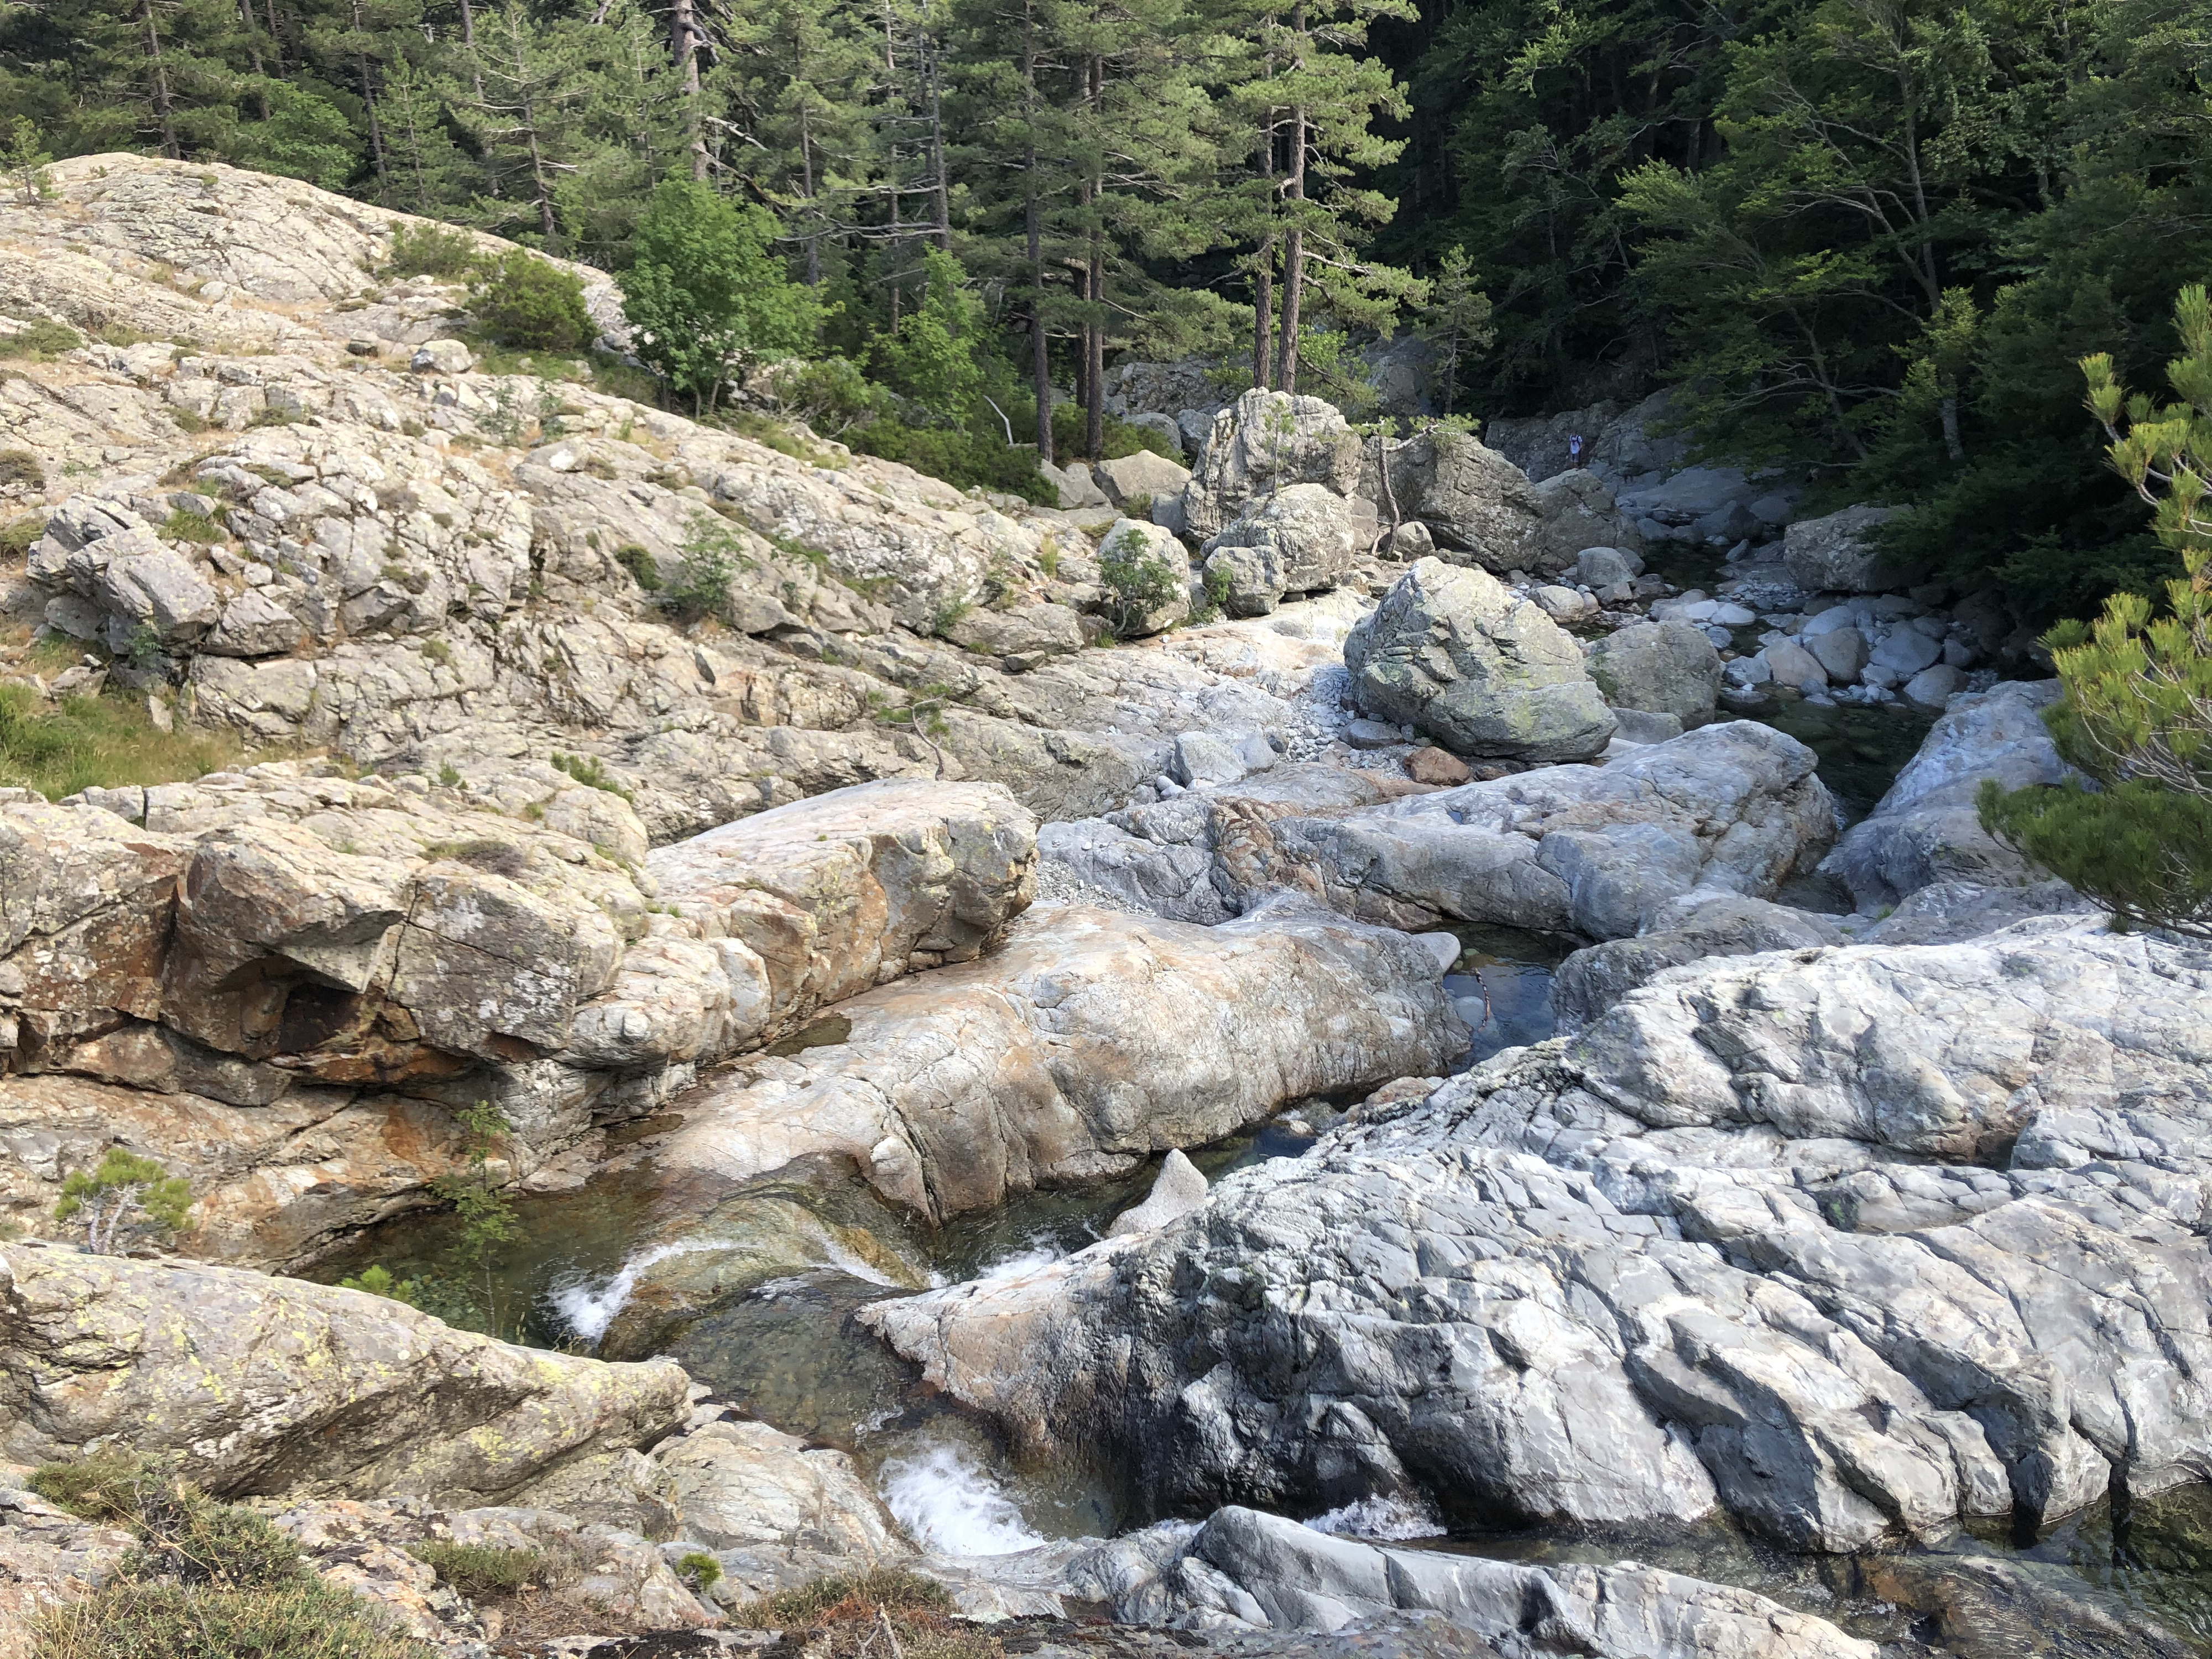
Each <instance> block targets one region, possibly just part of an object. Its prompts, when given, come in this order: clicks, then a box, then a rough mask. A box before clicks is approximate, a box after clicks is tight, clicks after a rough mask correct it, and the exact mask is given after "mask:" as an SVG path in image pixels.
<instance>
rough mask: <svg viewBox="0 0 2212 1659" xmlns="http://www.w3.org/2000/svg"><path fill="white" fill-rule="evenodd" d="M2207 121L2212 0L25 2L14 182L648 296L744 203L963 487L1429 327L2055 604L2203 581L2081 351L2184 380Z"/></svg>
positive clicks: (839, 338)
mask: <svg viewBox="0 0 2212 1659" xmlns="http://www.w3.org/2000/svg"><path fill="white" fill-rule="evenodd" d="M2208 92H2212V6H2209V5H2207V4H2206V3H2203V0H1419V3H1418V4H1417V3H1416V0H0V112H7V113H8V114H10V115H13V114H15V113H18V112H20V113H21V114H22V115H23V116H25V117H26V118H27V119H26V120H25V121H23V122H21V123H18V124H16V125H15V127H14V129H13V131H14V133H15V137H13V139H12V140H10V141H9V142H10V143H11V144H12V145H13V147H14V148H15V149H16V150H17V151H18V152H23V153H25V154H27V153H28V152H29V151H31V150H33V149H36V150H38V151H40V152H42V153H50V154H52V155H58V156H59V155H76V154H84V153H88V152H93V151H99V150H104V149H148V150H151V151H155V152H158V153H162V154H167V155H174V156H178V157H181V158H186V159H202V158H207V159H219V160H222V161H231V162H234V163H236V164H239V165H241V166H246V167H258V168H263V169H266V170H269V171H272V172H277V173H289V174H293V175H296V176H298V177H301V178H305V179H312V180H313V181H314V182H316V183H318V184H319V185H325V186H327V187H329V188H331V189H334V190H342V191H348V192H350V193H352V194H354V195H356V196H358V197H364V198H367V199H369V200H374V201H376V202H379V203H382V204H388V205H390V206H391V207H393V208H395V209H400V210H406V211H409V212H414V213H420V214H424V215H428V216H434V217H438V218H444V219H448V220H453V221H456V222H463V223H466V224H471V225H474V226H477V227H480V228H484V229H488V230H492V231H495V232H497V233H499V234H502V235H506V236H509V237H512V238H514V239H516V240H520V241H523V242H525V243H527V244H529V245H532V246H537V247H541V248H543V249H544V250H545V251H547V252H554V253H559V254H562V255H565V256H567V257H568V258H574V259H577V260H581V261H586V262H589V263H591V264H599V265H604V266H606V267H609V268H611V269H613V270H617V272H619V271H622V270H624V269H625V268H626V267H628V266H629V265H630V264H633V263H635V261H636V260H637V259H638V258H639V257H640V256H639V253H638V247H639V245H640V243H639V239H640V236H641V234H642V233H641V223H642V224H643V225H644V226H645V229H646V231H647V232H652V230H653V228H652V224H651V222H650V215H649V213H648V205H647V204H649V203H656V202H657V203H659V204H662V209H663V212H662V213H661V218H662V220H663V222H662V223H661V224H660V226H659V230H658V231H657V232H653V234H659V235H661V236H663V237H664V238H665V237H667V236H671V235H674V236H677V237H678V238H679V239H680V238H681V237H683V236H684V235H687V234H693V233H694V232H696V230H697V226H696V225H691V226H690V227H689V228H687V227H686V225H685V224H684V223H681V222H678V221H677V220H671V219H670V218H669V217H668V214H669V213H670V212H672V211H673V210H674V209H673V208H672V207H671V205H670V204H671V198H670V197H667V196H666V195H665V193H663V194H656V189H657V187H658V186H659V185H661V184H662V182H663V181H665V180H668V179H675V180H678V181H680V182H684V183H685V184H686V185H687V186H688V187H693V188H695V189H696V196H695V197H693V208H694V212H693V215H692V216H693V218H694V219H696V217H697V209H698V206H699V204H698V200H697V199H696V198H697V197H703V196H705V195H708V194H711V195H712V197H714V198H716V200H717V201H718V202H719V203H722V204H727V209H726V213H725V215H724V220H725V223H724V229H725V230H726V231H728V230H731V229H732V228H733V229H734V232H735V233H736V234H738V236H739V240H741V241H743V242H744V245H745V246H746V247H748V248H750V250H751V254H750V256H749V257H750V258H751V259H752V262H753V264H755V265H758V266H760V268H761V269H762V270H764V271H766V272H767V275H768V277H769V279H770V280H773V281H775V282H778V283H789V284H791V285H792V286H793V289H796V290H800V292H799V295H798V298H797V299H796V300H795V301H793V302H791V303H779V304H778V305H777V306H775V307H769V310H770V311H771V312H772V313H773V314H774V318H775V326H776V327H777V328H778V329H781V331H782V333H781V336H780V337H782V338H785V339H786V340H787V343H795V344H796V349H797V350H798V352H799V355H800V356H803V357H805V358H806V359H808V360H810V361H811V362H812V363H813V365H814V368H812V369H810V370H809V371H807V373H808V375H809V377H810V378H809V385H810V386H811V393H810V395H811V404H810V408H811V409H812V410H814V411H815V412H816V414H817V416H819V417H820V418H822V419H823V420H824V421H826V422H827V423H828V424H829V425H831V426H832V427H838V426H841V425H842V426H844V427H847V428H856V429H858V428H866V427H868V426H869V425H870V424H871V423H874V424H877V425H879V426H880V428H881V430H880V431H879V432H878V442H877V446H876V447H879V448H881V447H884V443H886V442H888V441H890V438H889V437H888V436H887V435H894V434H896V435H902V436H898V437H897V439H896V442H891V444H890V447H891V448H892V449H893V450H898V449H900V447H901V446H904V449H903V452H902V453H905V454H906V455H907V456H908V458H910V459H915V460H916V462H917V464H925V465H927V464H934V465H939V467H941V468H943V469H944V470H947V471H953V472H956V473H957V472H960V471H963V470H965V471H969V472H976V471H983V472H987V471H989V469H988V467H987V466H985V465H982V464H981V463H980V462H977V461H975V455H980V454H981V453H982V451H983V450H984V449H986V448H988V447H990V446H991V445H992V444H993V442H994V436H995V440H996V442H997V445H998V447H1000V449H1003V448H1004V447H1006V443H1007V441H1010V440H1012V439H1014V438H1016V437H1019V438H1020V439H1021V440H1023V441H1025V442H1026V441H1035V442H1036V443H1037V444H1038V445H1039V447H1041V448H1042V449H1043V450H1044V451H1045V452H1046V453H1048V454H1049V453H1051V452H1052V450H1053V449H1054V446H1055V444H1056V445H1057V447H1058V448H1059V449H1060V451H1061V452H1062V453H1069V452H1076V453H1099V452H1100V451H1101V449H1102V447H1103V446H1106V445H1108V444H1109V443H1110V442H1112V441H1114V439H1113V436H1112V435H1109V433H1108V432H1107V430H1106V426H1107V423H1106V422H1104V420H1103V416H1102V413H1101V411H1100V409H1099V404H1100V403H1101V397H1100V392H1099V386H1100V383H1101V376H1102V371H1103V368H1105V367H1106V366H1108V365H1109V364H1110V363H1112V362H1115V360H1117V359H1122V358H1131V357H1136V358H1164V359H1173V358H1179V357H1182V356H1188V355H1191V354H1202V355H1204V356H1208V357H1211V358H1213V359H1215V360H1216V361H1218V362H1220V363H1221V364H1222V365H1223V367H1222V368H1221V370H1220V374H1221V376H1222V378H1223V380H1224V385H1225V386H1229V385H1230V384H1231V383H1232V382H1233V383H1235V384H1249V383H1252V382H1254V381H1265V382H1267V383H1269V384H1273V385H1276V386H1291V387H1295V389H1297V390H1299V391H1304V392H1317V393H1320V394H1322V395H1324V396H1328V397H1331V398H1336V399H1338V400H1339V401H1340V402H1343V403H1345V404H1346V405H1347V406H1348V407H1349V408H1350V409H1351V410H1352V412H1353V413H1354V414H1359V413H1361V412H1364V411H1362V410H1361V409H1360V407H1359V405H1360V404H1361V401H1362V397H1363V389H1362V386H1361V384H1360V382H1359V379H1358V372H1357V371H1358V363H1357V360H1356V352H1357V349H1358V347H1359V346H1360V345H1361V344H1362V343H1365V342H1368V341H1370V340H1372V339H1374V338H1375V337H1376V336H1377V335H1378V334H1380V333H1384V332H1387V331H1390V330H1391V329H1393V328H1412V329H1418V330H1423V331H1427V332H1428V333H1430V334H1431V336H1432V337H1435V338H1437V340H1439V341H1441V342H1443V343H1447V344H1448V345H1449V348H1450V349H1448V350H1447V351H1445V352H1443V353H1440V354H1439V361H1440V362H1443V363H1444V364H1446V365H1448V370H1447V376H1446V377H1445V379H1446V380H1448V383H1440V384H1439V385H1438V386H1437V387H1436V388H1435V389H1434V390H1435V395H1436V397H1437V398H1438V400H1440V401H1443V402H1445V403H1447V404H1449V406H1450V407H1452V408H1453V409H1455V410H1457V411H1458V412H1460V413H1462V414H1465V415H1468V416H1474V417H1477V418H1486V417H1488V416H1493V415H1497V414H1501V413H1506V412H1516V413H1517V412H1525V411H1528V410H1539V409H1546V408H1559V407H1569V406H1576V405H1578V404H1583V403H1586V402H1588V401H1590V400H1591V399H1593V398H1599V397H1616V398H1633V397H1636V396H1639V395H1641V394H1642V393H1643V392H1645V391H1647V390H1649V389H1650V388H1651V387H1652V386H1657V385H1661V384H1671V385H1673V386H1674V387H1675V388H1676V403H1675V405H1674V406H1675V408H1676V409H1677V410H1679V411H1680V414H1681V416H1682V417H1683V418H1684V420H1685V421H1686V422H1688V423H1689V425H1690V428H1691V429H1692V431H1693V433H1694V435H1695V436H1696V438H1697V439H1698V440H1699V442H1700V444H1701V445H1702V447H1703V448H1704V450H1705V453H1708V454H1711V455H1714V456H1717V457H1726V458H1729V459H1738V460H1741V461H1747V462H1749V461H1770V460H1771V461H1787V462H1790V463H1792V464H1794V465H1799V466H1803V467H1808V468H1810V469H1812V470H1813V472H1814V477H1815V478H1816V481H1817V482H1816V490H1817V491H1818V492H1819V495H1820V496H1822V497H1825V498H1827V499H1831V500H1834V501H1844V500H1852V499H1857V500H1882V501H1897V502H1907V503H1911V505H1912V506H1913V507H1914V511H1912V512H1911V513H1909V514H1907V515H1906V516H1905V518H1903V519H1902V520H1899V521H1898V522H1897V523H1896V525H1895V526H1894V529H1893V533H1894V534H1895V535H1897V536H1899V538H1902V539H1904V540H1905V541H1907V542H1909V543H1911V544H1913V545H1914V547H1915V550H1916V551H1917V552H1920V553H1922V554H1924V555H1927V556H1932V557H1933V558H1934V559H1935V560H1936V562H1937V563H1938V564H1939V565H1940V566H1941V567H1942V568H1945V569H1947V570H1948V571H1950V572H1951V573H1952V574H1954V575H1956V576H1957V577H1959V578H1960V580H1988V579H1991V578H1994V579H1995V580H1998V581H2000V582H2001V583H2002V584H2003V585H2004V586H2006V587H2007V589H2008V591H2010V592H2012V593H2013V594H2014V595H2015V597H2016V598H2017V599H2021V600H2022V601H2024V602H2026V604H2027V605H2029V606H2030V607H2031V608H2032V609H2033V610H2035V611H2039V612H2042V613H2045V614H2051V613H2055V612H2057V611H2063V610H2069V609H2079V608H2081V607H2082V606H2085V605H2089V604H2091V603H2093V601H2094V600H2095V599H2097V598H2098V597H2099V596H2100V595H2101V594H2102V593H2104V592H2106V591H2108V590H2110V589H2111V588H2112V586H2114V585H2116V584H2120V583H2133V584H2136V585H2142V583H2144V582H2145V581H2147V580H2151V579H2152V578H2154V576H2156V575H2158V574H2163V573H2164V568H2165V566H2166V563H2167V562H2169V561H2170V555H2168V554H2166V552H2165V551H2164V550H2162V549H2160V547H2159V546H2158V544H2156V543H2155V542H2154V540H2153V539H2152V538H2150V537H2149V536H2148V534H2146V533H2144V532H2143V530H2142V512H2141V504H2140V502H2138V501H2136V498H2135V497H2134V495H2133V494H2132V493H2131V492H2130V491H2129V490H2127V489H2125V488H2124V487H2123V486H2122V485H2121V484H2120V483H2118V480H2116V479H2114V478H2113V477H2112V476H2111V474H2110V472H2109V471H2108V469H2107V468H2106V465H2105V464H2104V459H2103V455H2102V451H2101V449H2100V434H2099V432H2098V431H2097V429H2096V428H2095V427H2094V425H2093V422H2090V421H2089V419H2088V418H2087V416H2086V415H2085V413H2084V411H2083V410H2082V406H2081V399H2082V382H2081V374H2080V371H2079V369H2078V368H2077V367H2076V366H2075V365H2076V361H2077V360H2078V359H2079V358H2081V356H2084V355H2086V354H2088V353H2092V352H2097V351H2108V352H2111V353H2112V355H2113V356H2114V359H2115V361H2116V362H2117V364H2118V369H2119V372H2120V374H2122V375H2123V377H2124V379H2126V380H2129V381H2130V383H2132V384H2138V385H2140V384H2151V385H2155V384H2159V383H2160V381H2161V380H2162V376H2161V374H2160V366H2161V365H2162V364H2163V362H2165V361H2166V358H2168V357H2169V356H2172V354H2173V352H2174V350H2175V349H2176V342H2175V339H2174V337H2173V334H2172V322H2171V311H2172V299H2173V295H2174V293H2175V291H2176V290H2177V289H2179V287H2180V286H2181V285H2182V284H2183V283H2186V282H2189V281H2192V280H2201V279H2202V278H2203V276H2205V275H2206V274H2207V266H2208V264H2212V200H2208V191H2212V173H2208V171H2207V169H2206V168H2205V167H2203V160H2204V159H2205V156H2206V152H2207V149H2208V145H2212V100H2208ZM0 125H4V123H0ZM22 159H25V155H18V156H17V160H18V161H21V160H22ZM677 205H680V204H677ZM678 217H679V218H680V216H678ZM747 268H748V269H750V267H747ZM739 274H742V272H740V273H739ZM1040 342H1042V344H1043V345H1044V347H1045V349H1044V350H1043V351H1042V352H1040V351H1038V350H1037V349H1036V345H1037V343H1040ZM1046 380H1050V381H1051V382H1052V383H1054V384H1056V385H1059V386H1070V385H1072V386H1073V387H1074V388H1075V390H1076V392H1077V407H1076V408H1073V409H1064V410H1062V411H1061V413H1060V416H1059V418H1058V420H1057V421H1056V422H1055V421H1053V420H1046V421H1038V420H1037V419H1036V408H1037V406H1038V403H1039V398H1038V393H1039V392H1040V390H1041V389H1042V386H1043V383H1044V382H1045V381H1046ZM1043 402H1044V403H1045V404H1046V406H1047V407H1049V404H1050V400H1049V398H1045V399H1043ZM1086 406H1087V407H1086ZM1079 411H1080V412H1079ZM890 416H896V418H895V419H893V418H890ZM963 446H966V447H968V448H969V449H971V450H973V451H974V453H975V454H974V455H969V454H966V453H965V452H963ZM1025 465H1026V462H1024V466H1025Z"/></svg>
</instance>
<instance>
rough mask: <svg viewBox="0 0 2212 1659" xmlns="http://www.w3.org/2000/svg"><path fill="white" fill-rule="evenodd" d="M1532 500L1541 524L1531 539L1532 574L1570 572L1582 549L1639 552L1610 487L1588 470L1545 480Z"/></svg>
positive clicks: (1637, 541)
mask: <svg viewBox="0 0 2212 1659" xmlns="http://www.w3.org/2000/svg"><path fill="white" fill-rule="evenodd" d="M1536 501H1537V505H1538V508H1539V510H1540V511H1541V513H1543V515H1544V524H1543V528H1542V529H1541V530H1540V531H1539V532H1537V536H1536V544H1535V550H1534V559H1535V562H1534V564H1532V565H1530V566H1529V567H1528V568H1529V570H1530V571H1531V572H1532V573H1534V574H1540V575H1551V574H1555V573H1559V572H1563V571H1567V570H1571V569H1573V568H1575V565H1576V563H1577V560H1578V559H1579V558H1580V556H1581V554H1582V552H1583V549H1585V548H1589V547H1611V548H1614V549H1616V550H1626V551H1628V552H1632V553H1640V552H1641V551H1643V547H1644V538H1643V537H1642V536H1641V535H1640V534H1638V532H1637V529H1636V526H1635V524H1634V522H1633V521H1632V520H1627V519H1624V518H1623V517H1621V515H1620V511H1619V510H1618V509H1617V508H1616V507H1614V505H1613V489H1612V486H1611V485H1609V484H1607V483H1606V481H1605V480H1604V479H1603V478H1601V477H1598V475H1597V474H1596V473H1595V472H1592V471H1589V470H1588V469H1587V468H1581V467H1577V468H1576V469H1574V470H1572V471H1566V472H1562V473H1559V474H1558V475H1557V476H1556V477H1550V478H1547V479H1545V480H1544V481H1543V483H1540V484H1538V485H1537V486H1536Z"/></svg>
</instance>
